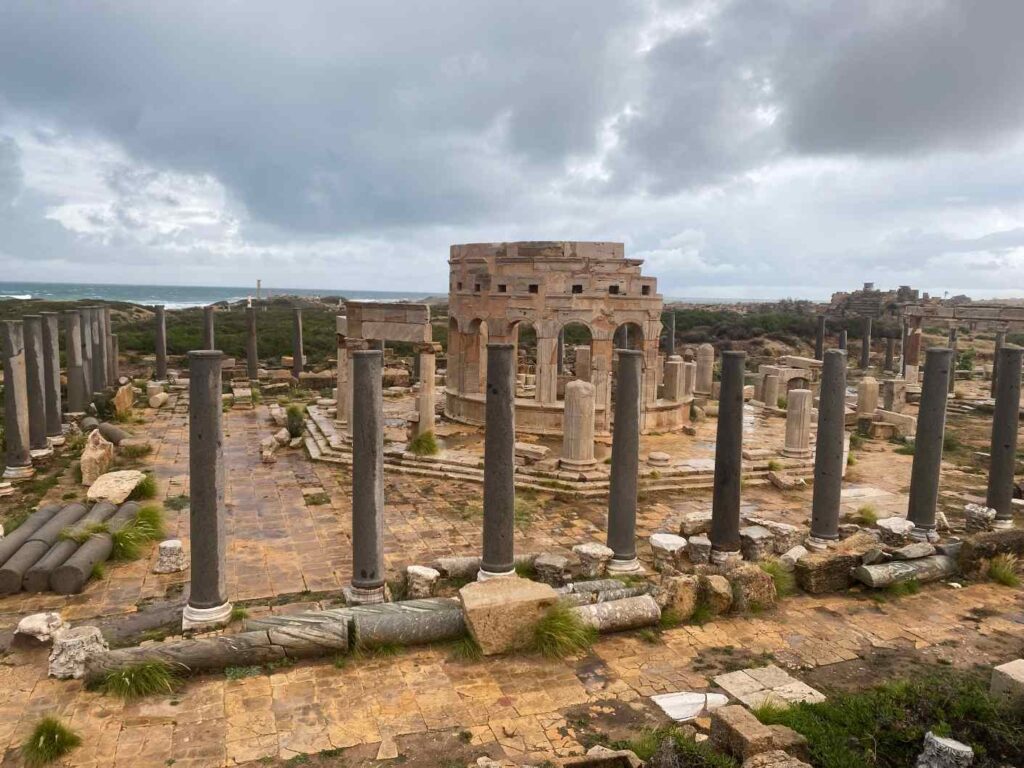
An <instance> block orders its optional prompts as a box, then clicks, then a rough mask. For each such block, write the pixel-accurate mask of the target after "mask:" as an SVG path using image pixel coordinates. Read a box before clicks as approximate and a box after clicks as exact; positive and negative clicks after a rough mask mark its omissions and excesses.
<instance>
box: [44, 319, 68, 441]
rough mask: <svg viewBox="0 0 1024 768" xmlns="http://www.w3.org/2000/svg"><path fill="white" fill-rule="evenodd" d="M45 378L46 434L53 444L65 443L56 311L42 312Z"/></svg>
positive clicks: (58, 331) (58, 326)
mask: <svg viewBox="0 0 1024 768" xmlns="http://www.w3.org/2000/svg"><path fill="white" fill-rule="evenodd" d="M40 314H41V315H42V318H43V380H44V383H45V386H46V392H45V395H44V399H45V401H46V436H47V437H48V438H50V443H51V444H52V445H64V427H63V423H62V421H61V405H62V404H61V396H60V323H59V317H60V315H58V314H57V313H56V312H42V313H40Z"/></svg>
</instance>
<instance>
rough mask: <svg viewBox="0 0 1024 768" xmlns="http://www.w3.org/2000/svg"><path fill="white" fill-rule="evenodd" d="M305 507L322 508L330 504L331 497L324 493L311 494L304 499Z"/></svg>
mask: <svg viewBox="0 0 1024 768" xmlns="http://www.w3.org/2000/svg"><path fill="white" fill-rule="evenodd" d="M305 501H306V505H307V506H310V507H322V506H323V505H324V504H330V503H331V497H330V496H328V495H327V494H326V493H311V494H309V496H306V497H305Z"/></svg>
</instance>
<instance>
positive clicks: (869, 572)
mask: <svg viewBox="0 0 1024 768" xmlns="http://www.w3.org/2000/svg"><path fill="white" fill-rule="evenodd" d="M956 572H957V565H956V561H955V560H954V559H953V558H951V557H947V556H946V555H932V556H931V557H922V558H918V559H917V560H905V561H896V560H894V561H892V562H890V563H878V564H877V565H862V566H860V567H859V568H857V569H856V570H855V571H854V577H855V578H856V579H857V581H859V582H861V583H862V584H866V585H867V586H869V587H887V586H889V585H890V584H898V583H900V582H904V581H910V580H911V579H913V580H915V581H919V582H922V583H924V582H928V581H937V580H938V579H945V578H946V577H948V576H952V575H954V574H955V573H956Z"/></svg>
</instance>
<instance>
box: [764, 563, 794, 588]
mask: <svg viewBox="0 0 1024 768" xmlns="http://www.w3.org/2000/svg"><path fill="white" fill-rule="evenodd" d="M758 565H760V566H761V570H762V571H764V572H765V573H767V574H768V575H769V576H771V577H772V581H774V582H775V591H776V592H778V594H779V597H788V596H789V595H792V594H794V593H795V592H796V577H795V576H794V575H793V574H792V573H791V572H789V571H787V570H786V569H785V568H783V567H782V563H780V562H779V561H778V560H763V561H761V562H760V563H758Z"/></svg>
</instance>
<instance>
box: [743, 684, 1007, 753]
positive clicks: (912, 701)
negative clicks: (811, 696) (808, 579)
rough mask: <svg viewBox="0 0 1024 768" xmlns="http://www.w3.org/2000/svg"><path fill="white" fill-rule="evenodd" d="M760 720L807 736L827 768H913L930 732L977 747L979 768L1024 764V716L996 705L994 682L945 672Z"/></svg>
mask: <svg viewBox="0 0 1024 768" xmlns="http://www.w3.org/2000/svg"><path fill="white" fill-rule="evenodd" d="M757 714H758V717H760V718H761V720H762V722H765V723H768V724H776V723H781V724H782V725H787V726H789V727H790V728H793V729H794V730H796V731H798V732H799V733H801V734H803V735H804V736H805V737H806V738H807V740H808V744H809V747H810V751H811V758H812V759H811V762H812V763H813V764H814V765H816V766H820V767H821V768H861V767H862V766H876V767H877V768H904V766H908V765H914V764H915V761H916V758H917V755H918V753H919V752H920V751H921V743H922V741H923V739H924V735H925V733H926V732H927V731H929V730H931V731H934V732H935V733H937V734H939V735H942V736H949V737H952V738H954V739H958V740H959V741H963V742H965V743H967V744H970V745H971V747H973V749H974V752H975V755H976V761H975V766H977V768H996V766H1003V765H1024V709H1021V708H1016V709H1014V708H1013V707H1011V706H1010V705H1008V704H1005V703H1002V702H999V701H997V700H995V699H992V698H990V697H989V695H988V683H987V675H978V674H974V673H965V672H956V671H953V670H950V669H943V670H942V671H941V672H935V673H932V674H926V675H917V676H915V677H913V678H911V679H908V680H904V681H900V682H894V683H888V684H885V685H881V686H879V687H877V688H873V689H870V690H867V691H862V692H857V693H848V692H835V693H832V694H830V696H829V698H828V700H827V701H825V702H822V703H820V704H796V705H794V706H792V707H790V708H788V709H784V710H776V709H761V710H760V711H758V712H757Z"/></svg>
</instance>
